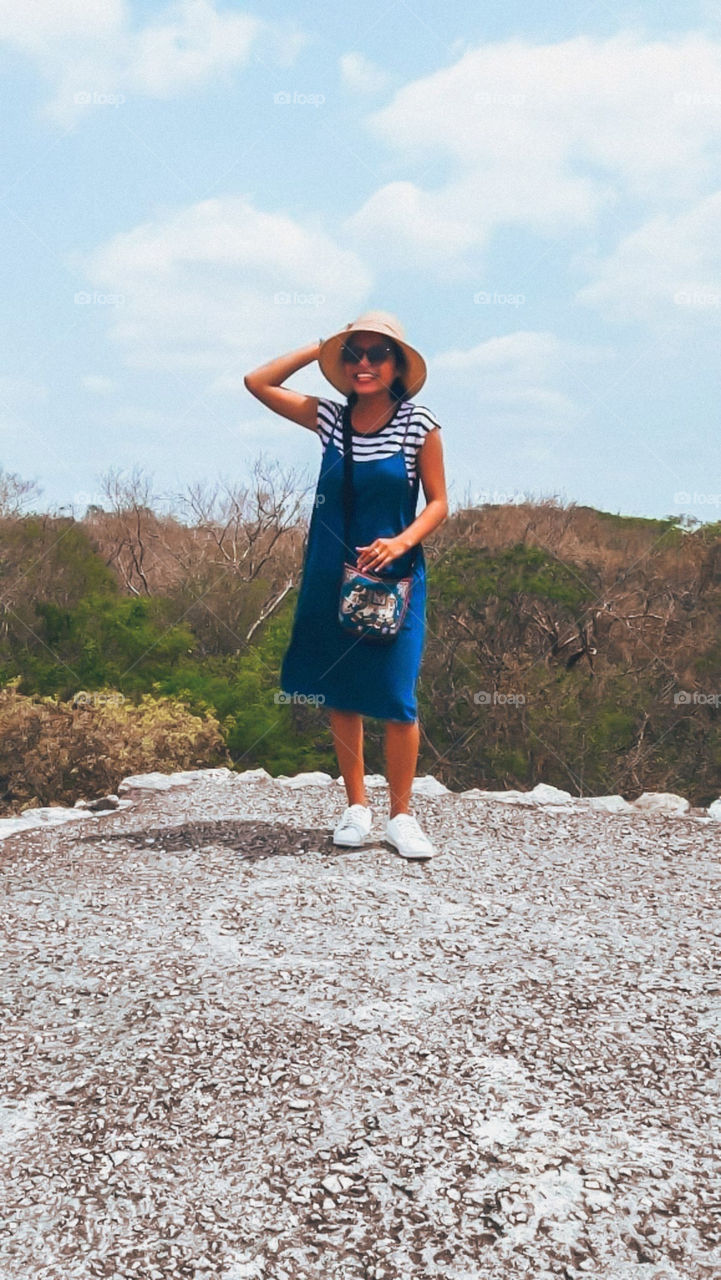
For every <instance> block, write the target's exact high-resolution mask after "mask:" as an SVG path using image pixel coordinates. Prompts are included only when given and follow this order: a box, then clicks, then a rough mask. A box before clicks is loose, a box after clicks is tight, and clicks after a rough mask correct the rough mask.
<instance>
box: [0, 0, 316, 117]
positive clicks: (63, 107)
mask: <svg viewBox="0 0 721 1280" xmlns="http://www.w3.org/2000/svg"><path fill="white" fill-rule="evenodd" d="M2 41H4V42H6V43H8V44H10V45H12V46H14V47H16V48H18V49H20V50H22V51H23V52H24V53H26V54H28V55H29V56H30V57H32V58H33V59H34V60H35V61H36V63H37V66H38V69H39V70H40V72H41V73H42V74H43V75H44V76H45V77H46V78H47V79H48V80H49V81H50V82H51V83H53V84H54V86H55V98H54V100H53V101H52V102H51V103H50V104H49V105H48V106H47V108H46V112H47V114H48V116H49V117H50V118H51V119H52V120H53V121H54V122H55V123H57V124H60V125H62V126H64V127H69V126H70V125H72V124H73V123H74V122H75V120H76V119H77V118H78V116H80V115H81V114H82V112H83V111H86V110H87V109H88V108H90V107H92V106H93V105H96V104H97V103H102V104H104V105H105V104H107V102H108V99H110V100H112V99H114V98H117V97H119V98H120V103H121V104H122V100H123V99H124V98H127V97H129V96H132V95H136V96H148V97H154V98H172V97H175V96H177V95H179V94H182V93H185V92H187V91H188V90H190V89H193V88H195V87H196V86H198V85H200V84H204V83H207V82H208V81H210V80H211V79H213V78H218V77H221V76H228V75H230V74H231V73H232V72H233V71H234V70H235V69H237V68H241V67H243V66H245V65H246V64H247V63H248V61H249V59H250V56H251V52H252V50H253V48H254V47H255V46H256V45H257V44H258V43H259V42H261V41H262V42H263V47H264V49H265V52H266V53H267V54H268V56H269V58H270V59H271V60H272V61H274V62H276V63H278V64H279V65H282V66H285V65H288V63H289V62H290V61H292V59H293V58H294V57H295V55H296V53H297V51H298V49H299V48H300V46H301V44H302V43H303V37H302V36H300V35H299V34H298V33H297V32H296V31H295V30H294V29H292V28H291V27H281V26H280V25H278V24H275V23H268V22H266V21H264V20H262V19H260V18H256V17H255V16H253V15H252V14H250V13H243V12H233V11H231V10H229V9H218V8H216V4H215V3H214V0H173V3H171V4H170V5H169V6H168V7H167V8H166V9H165V10H164V11H163V12H162V13H160V14H159V15H158V16H157V17H156V18H154V19H153V20H152V21H150V22H147V23H146V25H145V26H138V27H134V26H133V22H132V13H131V10H130V7H129V5H128V3H127V0H32V2H31V3H27V4H25V5H18V4H17V3H16V0H0V42H2Z"/></svg>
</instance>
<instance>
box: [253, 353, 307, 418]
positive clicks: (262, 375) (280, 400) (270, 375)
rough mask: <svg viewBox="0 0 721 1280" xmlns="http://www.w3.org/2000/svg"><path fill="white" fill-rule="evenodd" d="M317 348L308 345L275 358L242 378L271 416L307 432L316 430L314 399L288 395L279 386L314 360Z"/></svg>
mask: <svg viewBox="0 0 721 1280" xmlns="http://www.w3.org/2000/svg"><path fill="white" fill-rule="evenodd" d="M320 345H321V344H320V342H312V343H311V344H310V345H309V346H307V347H301V348H300V349H299V350H298V351H291V352H289V353H288V355H284V356H278V357H277V358H276V359H275V360H270V361H269V362H268V364H262V365H261V366H260V368H259V369H254V370H253V372H252V373H247V374H246V375H245V378H244V382H245V385H246V387H247V388H248V390H249V391H250V393H251V395H254V396H255V398H256V400H260V401H261V403H262V404H264V405H267V406H268V408H269V409H272V410H273V412H274V413H279V414H281V416H282V417H284V418H290V420H291V422H298V423H300V425H301V427H308V428H309V429H310V430H311V431H315V430H317V422H318V397H317V396H304V395H302V394H301V392H300V391H290V390H289V388H288V387H284V386H283V385H282V383H284V382H285V381H286V379H287V378H290V377H291V376H292V374H294V373H297V371H298V370H299V369H303V368H305V366H306V365H307V364H312V363H313V361H314V360H317V358H318V352H319V350H320Z"/></svg>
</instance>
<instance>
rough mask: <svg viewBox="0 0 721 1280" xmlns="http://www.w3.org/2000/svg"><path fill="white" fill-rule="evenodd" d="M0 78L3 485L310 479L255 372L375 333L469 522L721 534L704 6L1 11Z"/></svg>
mask: <svg viewBox="0 0 721 1280" xmlns="http://www.w3.org/2000/svg"><path fill="white" fill-rule="evenodd" d="M0 70H1V73H2V74H1V83H2V90H1V96H2V119H3V128H2V141H1V143H0V146H1V148H2V150H1V153H0V154H1V156H2V162H1V165H0V219H1V221H2V262H3V288H2V291H1V292H0V323H1V324H2V352H1V354H0V469H4V470H5V471H6V472H10V473H13V474H16V475H19V476H21V477H22V478H23V479H25V480H32V481H35V482H36V483H37V485H38V488H39V490H40V494H41V497H40V500H39V502H37V503H36V505H37V506H38V507H39V509H42V510H46V511H53V512H55V513H58V512H60V511H65V512H71V513H72V514H74V515H75V516H77V517H78V518H80V517H81V516H82V515H83V513H84V511H85V508H86V506H87V505H89V504H91V503H97V504H99V505H103V503H104V502H105V501H106V499H105V497H104V492H103V478H104V477H106V476H107V475H108V473H110V472H111V471H114V472H115V473H116V474H119V475H121V476H130V475H131V474H132V472H133V471H134V470H139V471H140V472H141V473H142V474H143V475H145V476H147V477H148V478H149V481H150V484H151V489H152V493H153V496H154V500H155V504H156V509H162V506H163V504H166V503H167V504H168V506H172V505H174V503H175V500H176V497H177V495H179V494H182V493H184V492H186V491H187V488H188V486H190V485H193V484H197V483H198V482H203V483H206V482H207V483H208V484H210V485H212V484H215V483H217V482H219V481H220V482H226V483H230V484H236V483H242V482H243V480H244V479H246V478H247V477H248V475H249V471H250V468H251V466H252V464H253V462H254V461H255V460H257V459H258V458H259V457H261V456H262V457H264V458H266V459H268V458H270V459H273V460H277V461H278V462H279V463H280V465H281V466H282V467H284V468H289V469H290V468H293V469H295V470H296V472H298V473H300V474H301V475H303V476H305V477H306V480H307V482H308V483H311V484H312V482H313V480H314V478H315V475H316V473H317V470H318V467H319V463H320V441H319V439H318V438H317V437H316V436H315V435H314V434H312V433H311V432H308V431H305V430H304V429H303V428H302V427H298V426H297V425H296V424H293V423H291V422H288V421H287V420H285V419H282V418H280V417H277V416H276V415H274V414H272V413H271V412H270V411H269V410H267V409H266V408H264V407H263V406H262V405H260V404H259V403H258V402H257V401H255V400H254V399H253V398H252V397H251V396H250V395H249V393H248V392H247V391H246V389H245V387H244V385H243V376H244V374H245V373H246V372H248V371H249V370H250V369H253V368H255V367H256V366H257V365H259V364H262V363H264V362H265V361H267V360H269V359H271V358H273V357H274V356H277V355H280V354H281V353H284V352H289V351H293V350H295V349H297V348H300V347H303V346H305V345H307V344H308V343H309V342H313V341H315V340H316V339H317V338H319V337H327V336H328V335H330V334H331V333H334V332H337V331H338V330H340V329H342V328H343V327H344V326H345V325H346V324H348V323H349V322H350V321H352V320H354V319H355V318H356V317H357V316H358V315H360V314H361V313H362V312H364V311H367V310H370V309H382V310H385V311H389V312H391V313H393V314H395V315H396V316H398V318H399V319H400V321H401V323H402V325H403V327H404V330H405V333H406V337H407V338H408V340H409V341H410V342H411V343H412V344H413V345H414V346H416V347H417V348H418V349H419V350H420V351H421V352H422V353H423V355H424V357H425V359H426V361H427V364H428V380H427V382H426V384H425V386H424V387H423V388H422V390H421V392H420V393H419V394H418V395H417V396H416V401H417V403H419V404H423V405H425V406H426V407H427V408H429V409H430V410H431V411H432V413H433V414H434V415H435V417H436V418H437V419H438V421H439V422H440V423H441V426H442V439H443V444H444V456H445V463H446V473H447V478H448V489H449V498H450V501H451V507H452V508H456V507H458V506H460V505H464V504H466V503H468V502H475V503H482V502H502V503H503V502H519V501H522V500H524V499H532V500H539V499H543V498H549V497H556V498H558V499H559V500H560V501H562V502H564V503H568V502H575V503H578V504H583V505H591V506H594V507H598V508H600V509H603V510H605V511H611V512H618V513H620V514H624V515H638V516H657V517H664V516H668V515H674V516H684V515H685V516H691V517H694V518H695V519H697V520H702V521H715V520H718V519H721V469H720V468H719V449H718V440H717V435H718V433H717V416H718V404H719V321H720V319H721V9H720V8H719V6H718V5H717V4H715V3H710V2H707V0H704V2H703V3H698V2H696V0H684V3H680V2H679V3H672V2H668V0H653V2H649V3H639V4H635V5H634V4H619V3H615V2H614V0H607V2H605V3H590V4H588V5H586V4H584V3H576V4H569V3H539V4H537V5H534V6H531V5H528V4H527V3H520V0H518V2H516V0H504V3H503V4H500V3H498V0H494V2H493V3H490V2H489V3H487V4H484V5H479V4H478V3H476V2H471V0H450V3H448V4H445V5H440V4H438V2H437V0H383V2H382V3H380V2H376V0H365V2H364V3H363V4H360V5H357V4H354V5H334V4H328V5H322V4H317V3H315V4H310V3H308V0H295V2H294V3H292V4H291V3H289V2H286V0H280V2H278V3H275V4H274V3H267V4H264V5H260V4H254V5H246V4H244V3H236V4H231V3H221V2H220V0H177V2H175V3H171V4H169V5H168V4H164V3H154V2H151V0H136V2H131V0H25V3H24V4H22V5H19V4H17V2H16V0H0ZM288 385H290V386H292V387H295V388H297V389H299V390H302V391H306V392H307V393H309V394H314V395H326V396H329V397H330V398H335V399H339V398H340V397H339V395H338V393H337V392H336V391H335V390H334V389H333V388H332V387H331V386H330V384H328V383H327V382H326V381H325V380H324V378H323V376H322V374H321V373H320V370H319V369H318V367H317V364H315V363H314V364H311V365H309V366H307V367H306V368H304V369H302V370H301V371H300V372H298V373H297V374H295V375H294V376H293V377H292V378H291V379H290V381H289V384H288Z"/></svg>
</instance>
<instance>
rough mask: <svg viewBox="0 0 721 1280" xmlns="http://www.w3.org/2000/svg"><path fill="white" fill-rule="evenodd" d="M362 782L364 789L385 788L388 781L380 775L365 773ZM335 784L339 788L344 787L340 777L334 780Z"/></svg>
mask: <svg viewBox="0 0 721 1280" xmlns="http://www.w3.org/2000/svg"><path fill="white" fill-rule="evenodd" d="M363 781H364V782H365V785H366V787H387V786H388V779H387V778H384V776H383V774H382V773H367V774H366V775H365V778H364V779H363ZM336 783H337V784H338V786H339V787H343V786H345V783H344V781H343V778H342V777H338V778H336Z"/></svg>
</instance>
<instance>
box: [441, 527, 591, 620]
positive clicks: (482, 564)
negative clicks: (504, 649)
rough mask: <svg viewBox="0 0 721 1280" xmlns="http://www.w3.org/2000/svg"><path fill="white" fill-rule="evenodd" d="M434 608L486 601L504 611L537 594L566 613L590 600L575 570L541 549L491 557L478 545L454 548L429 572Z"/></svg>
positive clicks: (521, 548) (529, 548)
mask: <svg viewBox="0 0 721 1280" xmlns="http://www.w3.org/2000/svg"><path fill="white" fill-rule="evenodd" d="M428 577H429V583H430V585H431V590H432V594H433V597H434V604H435V607H436V609H437V611H438V612H439V613H441V614H442V613H443V612H444V610H445V609H448V608H450V607H451V606H453V605H454V604H456V603H457V601H458V599H459V597H460V598H461V599H462V600H463V601H464V602H465V603H466V605H467V606H468V607H473V606H474V605H475V606H479V605H480V604H482V603H483V602H484V601H485V600H486V599H487V598H488V597H493V598H495V599H498V600H500V601H502V602H503V604H504V605H505V606H506V609H505V610H504V612H506V613H507V612H508V610H509V609H510V608H512V607H513V606H514V604H515V603H516V601H517V599H518V597H519V596H520V595H526V596H537V597H540V598H543V599H546V600H550V601H553V602H554V603H555V604H559V605H562V606H563V607H564V608H567V609H581V608H582V607H583V605H584V604H585V603H586V602H587V601H588V600H589V599H591V598H592V595H593V593H592V591H591V589H590V588H589V587H588V586H587V585H586V584H585V582H583V581H582V580H580V578H579V575H578V573H577V572H574V571H573V570H572V569H571V568H569V566H568V565H565V564H563V563H562V562H561V561H559V560H556V559H554V557H553V556H551V555H549V554H548V552H546V551H543V550H542V549H541V548H540V547H533V546H526V545H525V544H520V545H517V546H514V547H508V548H506V549H505V550H503V551H499V552H495V553H491V552H490V551H488V550H487V549H486V548H483V547H454V548H452V549H451V550H450V551H449V552H448V553H447V554H446V555H444V557H443V560H442V563H441V565H440V566H439V569H438V572H437V573H436V572H435V571H434V568H433V565H431V566H430V568H429V574H428Z"/></svg>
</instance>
